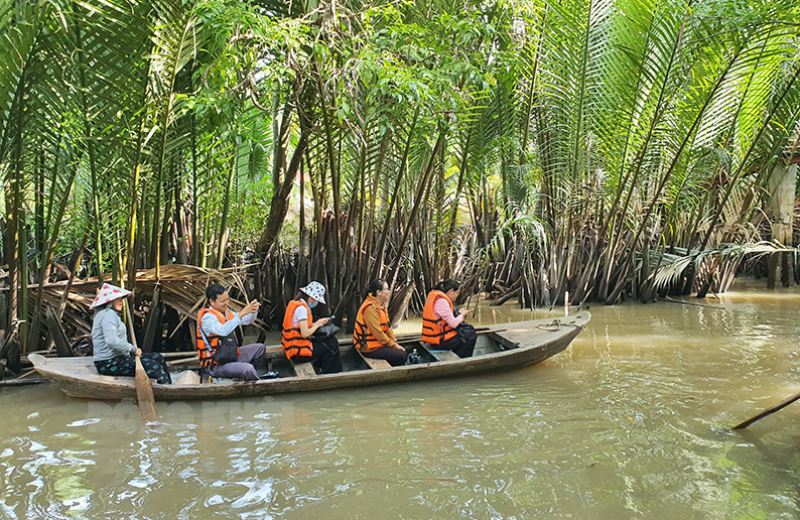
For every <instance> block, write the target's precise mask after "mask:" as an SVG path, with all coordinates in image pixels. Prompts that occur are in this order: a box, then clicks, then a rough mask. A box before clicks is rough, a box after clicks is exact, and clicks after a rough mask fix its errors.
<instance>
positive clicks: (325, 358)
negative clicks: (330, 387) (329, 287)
mask: <svg viewBox="0 0 800 520" xmlns="http://www.w3.org/2000/svg"><path fill="white" fill-rule="evenodd" d="M317 303H321V304H323V305H325V287H324V286H323V285H322V284H321V283H319V282H311V283H310V284H308V285H307V286H305V287H301V288H300V292H299V293H297V296H295V297H294V299H293V300H292V301H290V302H289V304H288V305H287V306H286V314H285V315H284V316H283V332H282V333H281V344H282V345H283V351H284V352H285V353H286V357H287V358H289V359H290V360H293V361H295V362H297V363H304V362H311V363H312V364H313V365H314V368H316V369H317V370H318V371H319V373H320V374H335V373H337V372H341V371H342V360H341V358H340V357H339V340H337V339H336V336H334V335H332V334H331V335H327V336H325V337H320V335H319V334H318V333H317V331H319V329H320V328H322V327H324V326H325V325H327V324H328V322H329V321H330V319H329V318H321V319H318V320H317V321H314V322H313V323H312V321H311V320H312V318H313V315H312V312H311V309H313V308H314V307H316V306H317Z"/></svg>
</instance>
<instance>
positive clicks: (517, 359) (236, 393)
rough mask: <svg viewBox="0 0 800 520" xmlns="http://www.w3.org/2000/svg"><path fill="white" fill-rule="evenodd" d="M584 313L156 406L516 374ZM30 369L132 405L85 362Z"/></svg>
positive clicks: (123, 387) (162, 389) (204, 387)
mask: <svg viewBox="0 0 800 520" xmlns="http://www.w3.org/2000/svg"><path fill="white" fill-rule="evenodd" d="M589 319H590V315H589V313H588V312H581V313H579V314H577V315H576V316H571V317H569V318H561V319H560V320H558V323H555V322H554V320H553V319H547V320H534V321H528V322H521V323H513V324H507V325H499V326H494V327H490V329H489V330H488V331H487V332H486V334H487V335H488V336H489V337H490V338H491V340H492V341H493V342H495V343H496V344H498V345H500V347H501V348H505V349H507V350H501V351H498V352H495V353H491V354H486V355H481V356H475V357H471V358H465V359H458V360H453V361H437V362H431V363H424V364H420V365H409V366H405V365H404V366H399V367H392V368H386V369H373V370H370V369H365V370H354V371H349V372H342V373H339V374H328V375H316V376H313V377H285V378H279V379H269V380H262V381H253V382H233V383H223V384H196V385H159V384H153V394H154V395H155V398H156V400H158V401H184V400H217V399H231V398H240V397H253V396H266V395H278V394H287V393H295V392H313V391H321V390H331V389H337V388H352V387H359V386H372V385H385V384H395V383H406V382H412V381H422V380H427V379H444V378H451V377H460V376H473V375H480V374H489V373H497V372H506V371H511V370H519V369H522V368H525V367H529V366H532V365H535V364H537V363H540V362H541V361H544V360H545V359H548V358H550V357H552V356H554V355H556V354H558V353H559V352H561V351H563V350H564V349H566V348H567V347H568V346H569V344H570V343H571V342H572V340H573V339H574V338H575V337H576V336H577V335H578V334H579V333H580V331H581V330H582V328H583V326H584V325H585V324H586V323H587V322H588V321H589ZM31 358H32V359H31V361H32V362H33V364H34V368H36V370H37V371H38V372H39V373H40V374H41V375H43V376H44V377H46V378H47V379H49V380H50V381H51V382H53V383H54V384H55V385H56V386H57V387H58V388H60V389H61V390H62V391H64V393H66V394H67V395H69V396H71V397H76V398H81V399H99V400H122V399H135V398H136V386H135V382H134V379H133V378H125V377H109V376H101V375H99V374H97V371H96V370H95V368H94V365H93V363H92V361H91V359H88V358H44V357H42V356H31Z"/></svg>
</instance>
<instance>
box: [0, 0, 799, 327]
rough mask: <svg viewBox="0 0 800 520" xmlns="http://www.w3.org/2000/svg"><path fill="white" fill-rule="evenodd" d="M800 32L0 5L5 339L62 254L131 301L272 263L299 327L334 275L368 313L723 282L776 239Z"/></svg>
mask: <svg viewBox="0 0 800 520" xmlns="http://www.w3.org/2000/svg"><path fill="white" fill-rule="evenodd" d="M798 16H800V7H798V6H797V4H796V2H794V1H788V0H779V1H752V2H740V1H737V0H705V1H692V0H689V1H685V0H684V1H677V0H667V1H658V2H656V1H652V0H560V1H552V2H550V1H547V0H528V1H525V0H493V1H492V0H490V1H485V2H475V1H472V0H461V1H456V0H452V1H451V0H425V1H415V0H403V1H382V0H375V1H370V0H364V1H359V0H356V1H353V2H348V1H337V0H332V1H327V0H321V1H316V0H294V1H280V0H263V1H252V2H249V3H247V2H243V1H241V0H144V1H134V0H74V1H66V0H0V28H1V31H2V34H3V38H2V40H0V64H2V65H0V66H1V67H2V68H0V170H1V171H2V176H3V179H4V193H3V195H2V197H3V202H4V207H5V214H4V216H3V219H2V221H1V222H0V223H1V224H2V236H3V246H4V248H3V250H2V254H3V259H2V261H0V265H2V264H6V265H7V276H6V278H5V279H4V283H5V286H6V287H9V286H10V287H14V288H18V290H12V291H10V292H9V291H7V292H6V293H4V294H6V295H8V296H9V297H8V298H5V299H3V305H4V306H5V309H3V312H2V313H1V314H2V315H3V322H4V323H0V325H2V328H7V327H8V325H9V324H10V323H12V322H14V321H15V320H21V321H23V322H24V320H22V317H27V316H29V314H30V315H33V314H35V312H38V308H39V307H38V306H37V305H34V304H32V303H29V302H28V295H27V286H28V284H29V283H31V284H33V283H42V282H43V281H47V280H48V279H50V278H51V276H52V275H54V274H57V270H56V269H55V268H54V259H55V260H57V261H58V262H57V264H66V265H67V267H68V268H70V269H71V268H72V266H73V265H83V266H84V269H85V272H84V273H83V274H84V275H89V274H91V275H99V276H101V277H102V276H104V275H107V274H109V273H111V276H112V277H113V278H114V280H117V281H118V282H119V283H127V284H129V285H130V284H131V282H132V280H133V276H134V273H135V270H136V269H143V268H158V266H160V265H165V264H168V263H186V264H193V265H199V266H209V267H222V266H229V265H242V264H247V263H256V264H257V265H258V266H259V268H258V269H257V270H256V276H257V278H258V280H257V282H258V284H257V285H258V286H259V287H260V291H263V294H264V295H265V296H266V297H267V298H269V300H270V301H271V303H272V306H271V308H269V309H267V310H266V311H267V313H273V315H274V314H280V312H282V307H283V305H284V301H285V300H286V299H288V298H290V297H291V296H292V295H293V293H294V291H295V290H296V288H297V287H298V286H299V284H301V283H304V282H306V281H308V280H310V279H318V280H320V281H322V282H324V283H325V284H326V285H327V286H328V287H329V290H330V292H331V299H332V301H333V303H334V304H337V303H340V302H341V303H343V305H344V307H345V308H348V307H349V308H351V309H352V306H353V305H355V304H356V303H357V302H356V300H357V298H356V296H355V295H356V294H357V293H358V291H359V290H360V289H361V288H363V287H364V285H365V284H366V282H367V281H368V280H369V279H370V278H373V277H377V276H379V275H380V276H384V277H386V278H388V279H389V281H390V283H394V284H395V287H396V289H397V292H396V294H397V295H398V301H399V302H402V300H404V297H405V301H406V302H407V301H408V299H409V298H410V299H411V303H412V305H418V303H419V297H420V296H421V295H424V294H425V292H426V291H427V290H429V289H430V287H431V286H432V285H433V284H434V283H435V282H436V280H437V279H440V278H443V277H448V276H458V277H461V278H462V280H464V281H466V284H467V289H468V290H467V291H466V293H470V292H478V291H489V292H492V291H495V296H496V297H498V298H499V299H507V298H509V297H511V296H519V298H520V300H521V302H522V304H525V305H536V304H540V305H541V304H554V303H557V302H559V303H560V302H563V301H564V300H565V298H567V297H568V298H569V299H570V300H571V301H573V302H583V301H586V300H599V301H605V302H608V303H614V302H617V301H619V300H620V299H621V298H624V297H636V298H642V299H644V300H647V299H652V297H653V295H654V293H655V291H667V290H670V291H679V292H689V291H692V290H694V291H700V292H701V293H705V292H706V291H707V290H709V288H711V289H714V290H716V289H724V287H725V284H726V283H727V280H729V278H730V276H731V274H732V272H733V271H734V270H735V268H736V265H738V261H739V259H740V258H741V254H742V253H743V252H745V251H754V250H755V251H771V250H774V248H775V247H777V246H775V245H772V244H763V243H762V244H760V245H758V244H757V245H752V244H756V243H757V242H759V241H760V240H762V239H769V238H771V236H770V230H769V226H764V227H759V225H758V221H757V220H755V217H754V216H761V215H763V214H764V211H763V210H765V209H767V208H768V198H769V190H767V187H768V186H769V181H770V176H771V175H772V174H773V172H774V171H775V170H779V169H781V168H784V169H785V167H784V163H785V162H786V158H787V157H788V158H791V157H793V151H792V150H789V149H788V147H790V146H791V144H790V143H792V142H793V141H792V137H793V134H794V132H795V125H796V121H797V120H798V114H797V112H798V110H800V86H799V85H798V81H797V78H798V74H800V63H799V62H798V49H799V47H798V42H800V40H798V37H797V30H798V24H797V23H796V20H797V19H798ZM793 171H794V170H792V172H793ZM790 189H792V190H793V189H794V184H792V185H791V188H790ZM764 230H766V235H765V236H764V235H763V231H764ZM743 245H747V247H744V246H743ZM787 245H789V246H791V245H792V244H787ZM81 255H83V260H82V262H80V261H78V262H76V260H77V259H78V258H80V257H81ZM56 267H58V266H56ZM656 273H659V274H658V276H656V275H655V274H656ZM697 274H700V275H701V276H699V277H698V276H696V275H697ZM567 295H568V296H567ZM25 336H26V333H25V329H24V323H23V329H22V334H21V337H22V338H25ZM23 341H24V339H23Z"/></svg>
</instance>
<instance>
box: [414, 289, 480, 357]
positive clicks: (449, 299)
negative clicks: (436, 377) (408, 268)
mask: <svg viewBox="0 0 800 520" xmlns="http://www.w3.org/2000/svg"><path fill="white" fill-rule="evenodd" d="M459 292H461V286H460V285H459V283H458V282H457V281H455V280H452V279H450V280H444V281H442V282H439V283H438V284H436V286H435V287H434V288H433V290H432V291H431V292H430V293H428V298H427V300H426V301H425V308H424V309H423V311H422V341H423V342H425V343H429V344H430V345H432V346H433V348H434V349H436V350H452V351H453V353H454V354H456V355H457V356H458V357H461V358H468V357H471V356H472V353H473V351H474V350H475V342H476V340H477V337H476V336H475V334H474V330H475V329H473V328H472V327H471V326H468V325H466V324H465V325H464V327H466V328H468V329H470V333H467V334H459V332H458V331H457V330H456V329H457V328H458V326H459V325H461V324H462V323H463V322H464V319H465V318H466V317H467V314H469V309H467V308H463V309H461V310H459V312H458V316H455V310H454V309H455V308H454V307H453V303H454V302H455V301H456V298H458V293H459ZM465 338H466V339H465Z"/></svg>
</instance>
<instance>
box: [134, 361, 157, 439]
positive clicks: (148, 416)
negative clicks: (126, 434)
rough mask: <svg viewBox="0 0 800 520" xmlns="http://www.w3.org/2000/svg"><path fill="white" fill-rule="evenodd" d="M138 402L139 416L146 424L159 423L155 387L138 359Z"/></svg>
mask: <svg viewBox="0 0 800 520" xmlns="http://www.w3.org/2000/svg"><path fill="white" fill-rule="evenodd" d="M136 400H137V401H138V402H139V414H140V415H141V416H142V421H144V422H145V424H146V423H154V422H158V414H157V413H156V400H155V398H154V397H153V387H152V386H151V384H150V378H149V377H147V373H146V372H145V371H144V367H143V366H142V360H141V359H139V357H138V356H137V357H136Z"/></svg>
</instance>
